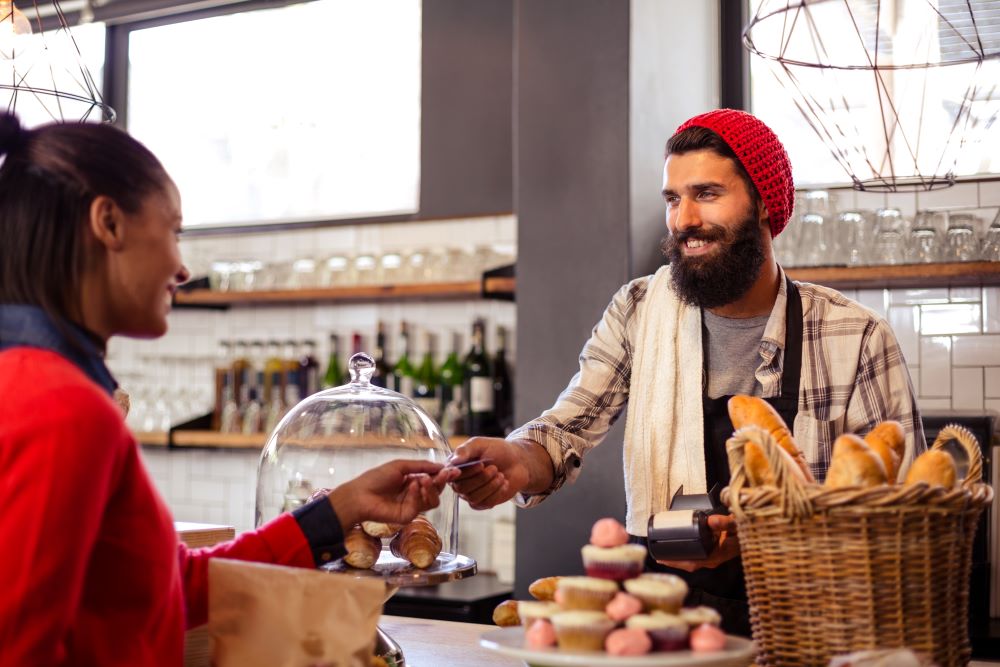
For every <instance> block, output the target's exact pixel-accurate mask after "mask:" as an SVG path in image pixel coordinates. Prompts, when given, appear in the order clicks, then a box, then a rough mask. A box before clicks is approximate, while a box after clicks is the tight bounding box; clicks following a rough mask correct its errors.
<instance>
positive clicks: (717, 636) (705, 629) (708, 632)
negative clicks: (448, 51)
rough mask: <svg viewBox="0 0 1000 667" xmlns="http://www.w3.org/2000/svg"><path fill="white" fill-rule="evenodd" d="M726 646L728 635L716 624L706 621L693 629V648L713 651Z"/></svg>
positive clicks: (701, 651) (699, 651) (693, 649)
mask: <svg viewBox="0 0 1000 667" xmlns="http://www.w3.org/2000/svg"><path fill="white" fill-rule="evenodd" d="M724 648H726V635H725V634H724V633H723V632H722V630H720V629H719V628H717V627H715V626H714V625H709V624H708V623H705V624H703V625H699V626H698V627H697V628H695V629H694V630H692V631H691V650H692V651H694V652H696V653H711V652H713V651H721V650H722V649H724Z"/></svg>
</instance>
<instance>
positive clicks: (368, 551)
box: [344, 526, 382, 570]
mask: <svg viewBox="0 0 1000 667" xmlns="http://www.w3.org/2000/svg"><path fill="white" fill-rule="evenodd" d="M344 548H345V549H347V555H346V556H344V562H345V563H347V564H348V565H350V566H351V567H356V568H358V569H361V570H367V569H368V568H370V567H371V566H372V565H374V564H375V562H376V561H378V556H379V554H380V553H382V540H380V539H378V538H377V537H372V536H371V535H369V534H367V533H366V532H365V531H363V530H361V526H354V527H353V528H351V529H350V530H349V531H347V536H346V537H344Z"/></svg>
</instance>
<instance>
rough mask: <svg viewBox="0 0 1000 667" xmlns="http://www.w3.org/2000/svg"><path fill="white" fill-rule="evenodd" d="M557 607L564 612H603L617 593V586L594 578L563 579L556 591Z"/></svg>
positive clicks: (605, 580) (611, 582)
mask: <svg viewBox="0 0 1000 667" xmlns="http://www.w3.org/2000/svg"><path fill="white" fill-rule="evenodd" d="M556 592H557V594H558V597H557V598H556V599H557V600H559V605H560V606H561V607H562V608H563V609H566V610H573V609H584V610H590V611H600V612H603V611H604V607H605V606H606V605H607V604H608V603H609V602H611V599H612V598H614V596H615V594H616V593H618V584H616V583H615V582H613V581H608V580H607V579H596V578H594V577H563V578H562V579H560V580H559V587H558V588H557V589H556Z"/></svg>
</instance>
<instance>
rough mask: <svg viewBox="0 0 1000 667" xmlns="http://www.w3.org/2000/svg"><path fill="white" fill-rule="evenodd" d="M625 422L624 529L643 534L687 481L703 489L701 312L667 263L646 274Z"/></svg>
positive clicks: (689, 488)
mask: <svg viewBox="0 0 1000 667" xmlns="http://www.w3.org/2000/svg"><path fill="white" fill-rule="evenodd" d="M636 321H637V328H636V335H635V345H634V348H633V350H634V352H633V356H632V374H631V378H630V381H629V399H628V417H627V419H626V422H625V450H624V459H625V495H626V498H627V500H628V511H627V514H626V519H625V527H626V529H627V530H628V532H630V533H632V534H633V535H645V534H646V524H647V522H648V520H649V517H650V516H651V515H652V514H653V513H655V512H658V511H660V510H663V509H666V508H667V506H668V505H669V503H670V497H671V496H672V495H673V494H674V492H675V491H676V490H677V489H678V487H680V486H681V485H684V492H685V493H705V492H706V490H707V489H706V488H705V450H704V433H703V427H702V391H703V390H702V381H701V379H702V353H701V352H702V350H701V310H700V309H698V308H696V307H693V306H689V305H687V304H685V303H684V302H682V301H681V300H680V299H679V298H678V297H677V295H676V294H675V293H674V291H673V289H672V288H671V285H670V267H669V266H664V267H662V268H660V270H659V271H657V272H656V274H655V275H654V276H653V277H652V278H651V279H650V281H649V286H648V288H647V292H646V298H645V299H643V300H642V302H641V303H640V304H639V305H638V316H637V320H636Z"/></svg>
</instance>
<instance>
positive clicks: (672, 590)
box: [625, 573, 688, 614]
mask: <svg viewBox="0 0 1000 667" xmlns="http://www.w3.org/2000/svg"><path fill="white" fill-rule="evenodd" d="M625 590H626V591H628V592H629V593H631V594H632V595H634V596H636V597H637V598H639V600H641V601H642V604H643V607H644V608H645V609H646V610H647V611H665V612H667V613H668V614H676V613H677V612H678V611H680V609H681V604H682V603H683V602H684V598H685V596H687V593H688V585H687V583H686V582H685V581H684V580H683V579H681V578H680V577H678V576H677V575H673V574H666V573H647V574H643V575H641V576H640V577H639V578H638V579H629V580H627V581H626V582H625Z"/></svg>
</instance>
